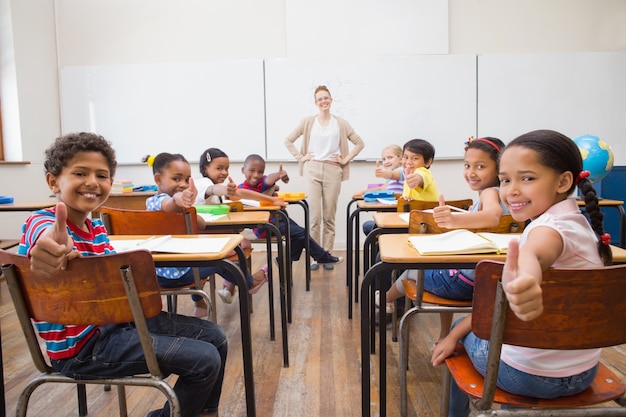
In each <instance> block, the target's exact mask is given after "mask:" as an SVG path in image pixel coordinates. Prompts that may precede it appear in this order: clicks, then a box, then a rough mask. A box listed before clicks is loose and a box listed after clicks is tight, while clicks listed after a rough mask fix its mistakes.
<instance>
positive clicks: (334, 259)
mask: <svg viewBox="0 0 626 417" xmlns="http://www.w3.org/2000/svg"><path fill="white" fill-rule="evenodd" d="M341 262H343V256H333V255H331V254H330V252H326V253H325V254H323V255H322V256H320V257H319V258H318V259H317V263H318V264H340V263H341ZM329 269H332V268H329Z"/></svg>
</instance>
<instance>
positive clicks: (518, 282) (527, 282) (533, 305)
mask: <svg viewBox="0 0 626 417" xmlns="http://www.w3.org/2000/svg"><path fill="white" fill-rule="evenodd" d="M518 257H519V242H518V241H517V240H511V241H510V242H509V248H508V251H507V255H506V262H505V264H504V269H503V271H502V288H503V289H504V292H505V294H506V298H507V299H508V300H509V306H510V307H511V310H513V313H515V315H516V316H517V317H518V318H519V319H520V320H523V321H530V320H533V319H535V318H537V317H539V316H540V315H541V313H542V312H543V297H542V291H541V284H540V282H541V277H533V276H531V275H529V274H527V273H526V272H524V271H523V270H521V269H520V267H519V262H518Z"/></svg>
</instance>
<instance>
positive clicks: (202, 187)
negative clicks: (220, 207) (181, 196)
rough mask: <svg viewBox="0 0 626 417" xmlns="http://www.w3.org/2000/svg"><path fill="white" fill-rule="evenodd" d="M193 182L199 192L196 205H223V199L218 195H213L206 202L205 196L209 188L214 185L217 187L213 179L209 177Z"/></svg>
mask: <svg viewBox="0 0 626 417" xmlns="http://www.w3.org/2000/svg"><path fill="white" fill-rule="evenodd" d="M193 181H194V184H195V186H196V189H197V190H198V195H197V196H196V203H195V204H221V203H222V198H221V197H220V196H217V195H212V196H210V197H209V198H207V199H206V200H205V199H204V195H205V194H206V190H207V188H209V187H210V186H212V185H215V184H214V183H213V180H211V178H208V177H202V178H198V179H195V178H194V180H193Z"/></svg>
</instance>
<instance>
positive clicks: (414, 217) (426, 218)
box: [409, 210, 525, 234]
mask: <svg viewBox="0 0 626 417" xmlns="http://www.w3.org/2000/svg"><path fill="white" fill-rule="evenodd" d="M524 226H525V224H524V223H523V222H518V221H516V220H515V219H513V216H511V215H510V214H503V215H502V216H500V221H499V222H498V225H497V226H494V227H485V228H476V229H468V230H471V231H472V232H491V233H522V232H523V231H524ZM450 230H452V229H447V228H445V227H439V226H438V225H437V222H436V221H435V219H434V217H433V213H431V212H426V211H421V210H411V215H410V217H409V233H414V234H424V233H444V232H449V231H450Z"/></svg>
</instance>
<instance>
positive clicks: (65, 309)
mask: <svg viewBox="0 0 626 417" xmlns="http://www.w3.org/2000/svg"><path fill="white" fill-rule="evenodd" d="M0 263H1V264H2V273H3V274H4V276H5V277H6V282H7V286H8V288H9V291H10V293H11V298H12V300H13V304H14V306H15V311H16V313H17V316H18V319H19V322H20V326H21V328H22V331H23V333H24V336H25V337H26V343H27V345H28V348H29V351H30V353H31V356H32V359H33V363H34V364H35V366H36V367H37V369H38V370H39V371H40V372H41V374H40V375H39V376H38V377H37V378H35V379H33V380H32V381H31V382H30V383H29V384H28V385H27V386H26V387H25V388H24V390H23V391H22V394H21V395H20V398H19V400H18V405H17V415H20V416H25V415H26V408H27V406H28V400H29V398H30V395H31V394H32V392H33V391H34V388H33V386H34V387H36V386H38V385H40V384H41V383H43V382H63V383H68V382H72V383H75V384H79V385H80V384H85V383H95V384H102V385H118V386H124V385H127V384H128V385H143V386H151V387H155V388H158V389H160V390H161V391H162V392H163V393H164V394H165V395H166V396H167V398H168V401H170V404H172V405H173V407H174V408H176V409H177V413H175V414H172V415H178V416H180V407H179V404H178V399H177V398H176V394H174V391H173V389H172V388H171V387H170V386H169V385H168V384H167V383H166V382H165V381H163V377H164V376H163V374H162V372H161V370H160V368H159V365H158V362H157V359H156V356H155V354H154V351H153V349H152V343H151V338H150V335H149V332H148V328H147V325H146V319H147V318H151V317H154V316H156V315H157V314H159V313H160V312H161V309H162V302H161V293H160V292H159V287H158V284H157V279H156V274H155V267H154V262H153V261H152V255H150V253H149V252H148V251H145V250H139V251H131V252H124V253H119V254H111V255H101V256H85V257H80V258H76V259H73V260H71V261H69V262H68V264H67V268H66V269H65V270H62V271H57V272H56V273H54V274H53V275H52V276H42V275H40V274H37V273H34V272H32V271H31V270H30V263H29V260H28V258H27V257H25V256H22V255H18V254H15V253H11V252H7V251H4V250H0ZM31 320H38V321H46V322H50V323H57V324H66V325H68V324H74V325H94V326H101V325H107V324H116V323H128V322H134V323H135V327H136V328H137V331H138V333H139V338H140V341H141V344H142V348H143V350H144V355H145V358H146V362H147V365H148V369H149V372H150V375H149V376H146V375H143V376H131V377H128V376H120V377H119V378H106V379H96V380H89V381H85V380H74V379H72V378H69V377H64V376H63V375H60V374H59V373H57V372H56V371H55V370H54V369H53V368H52V367H50V366H49V365H48V363H47V361H46V359H45V355H44V352H43V351H42V349H41V346H40V343H39V340H38V338H37V334H36V330H35V328H34V326H33V324H32V321H31ZM120 393H123V390H121V391H120ZM119 398H120V409H122V407H123V408H124V410H125V408H126V404H125V399H124V397H123V395H122V394H121V395H120V397H119ZM124 412H125V411H124Z"/></svg>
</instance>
